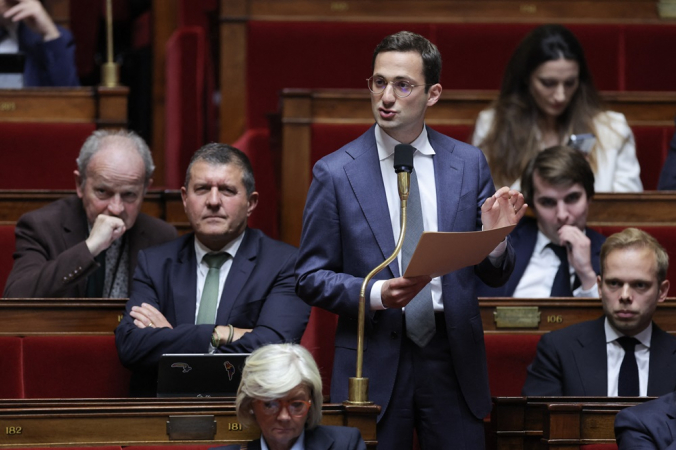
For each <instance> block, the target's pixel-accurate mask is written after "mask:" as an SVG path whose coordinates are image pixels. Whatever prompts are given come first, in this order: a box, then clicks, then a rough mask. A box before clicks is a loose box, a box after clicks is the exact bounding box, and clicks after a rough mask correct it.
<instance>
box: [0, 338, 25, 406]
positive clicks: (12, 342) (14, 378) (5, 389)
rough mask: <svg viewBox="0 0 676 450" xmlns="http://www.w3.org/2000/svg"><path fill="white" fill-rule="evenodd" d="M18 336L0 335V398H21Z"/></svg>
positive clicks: (19, 343)
mask: <svg viewBox="0 0 676 450" xmlns="http://www.w3.org/2000/svg"><path fill="white" fill-rule="evenodd" d="M21 344H22V340H21V338H20V337H14V336H1V337H0V398H7V399H9V398H23V371H22V364H21Z"/></svg>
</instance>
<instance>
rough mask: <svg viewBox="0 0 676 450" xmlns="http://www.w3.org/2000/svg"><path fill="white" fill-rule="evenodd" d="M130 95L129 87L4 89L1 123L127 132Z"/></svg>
mask: <svg viewBox="0 0 676 450" xmlns="http://www.w3.org/2000/svg"><path fill="white" fill-rule="evenodd" d="M128 95H129V88H126V87H116V88H105V87H100V86H97V87H82V88H24V89H0V121H2V122H24V123H25V122H52V123H95V124H96V125H97V128H126V127H127V97H128Z"/></svg>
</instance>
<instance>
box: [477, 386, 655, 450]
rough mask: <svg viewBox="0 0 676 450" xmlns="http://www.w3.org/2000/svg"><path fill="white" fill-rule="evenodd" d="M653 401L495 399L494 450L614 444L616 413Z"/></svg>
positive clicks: (631, 398) (555, 398) (493, 413)
mask: <svg viewBox="0 0 676 450" xmlns="http://www.w3.org/2000/svg"><path fill="white" fill-rule="evenodd" d="M653 398H654V397H622V398H620V397H617V398H611V397H494V398H493V410H492V412H491V423H490V427H491V437H492V438H493V439H494V440H495V442H496V444H497V445H496V449H497V450H513V449H564V448H565V449H567V450H574V449H579V448H580V445H585V444H601V443H613V442H615V432H614V427H613V424H614V421H615V415H617V412H618V411H620V410H622V409H623V408H627V407H629V406H634V405H637V404H640V403H643V402H646V401H649V400H652V399H653Z"/></svg>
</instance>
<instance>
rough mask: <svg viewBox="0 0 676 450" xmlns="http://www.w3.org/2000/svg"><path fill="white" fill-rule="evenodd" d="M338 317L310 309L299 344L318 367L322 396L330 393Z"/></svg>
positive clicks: (319, 309)
mask: <svg viewBox="0 0 676 450" xmlns="http://www.w3.org/2000/svg"><path fill="white" fill-rule="evenodd" d="M337 323H338V316H337V315H336V314H333V313H331V312H329V311H326V310H324V309H321V308H315V307H313V308H312V312H311V313H310V320H309V321H308V324H307V327H306V328H305V333H303V338H302V339H301V341H300V343H301V345H302V346H303V347H305V348H306V349H308V351H309V352H310V353H312V356H313V357H314V359H315V361H316V362H317V366H319V372H320V373H321V375H322V390H323V394H324V395H329V394H330V393H331V373H332V371H333V346H334V341H335V334H336V325H337Z"/></svg>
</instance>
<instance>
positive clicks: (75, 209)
mask: <svg viewBox="0 0 676 450" xmlns="http://www.w3.org/2000/svg"><path fill="white" fill-rule="evenodd" d="M71 198H72V202H71V203H70V207H71V209H72V213H71V214H63V217H62V220H61V229H62V230H63V233H62V236H63V245H64V247H63V248H64V249H68V248H71V247H74V246H76V245H77V244H79V243H81V242H82V241H83V240H85V239H87V237H88V236H89V227H88V225H87V215H86V214H85V210H84V208H83V206H82V200H80V199H79V198H78V197H75V196H73V197H71ZM86 288H87V283H86V282H82V283H78V285H77V290H78V296H79V297H84V296H85V295H86Z"/></svg>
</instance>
